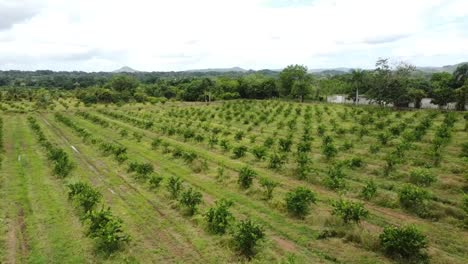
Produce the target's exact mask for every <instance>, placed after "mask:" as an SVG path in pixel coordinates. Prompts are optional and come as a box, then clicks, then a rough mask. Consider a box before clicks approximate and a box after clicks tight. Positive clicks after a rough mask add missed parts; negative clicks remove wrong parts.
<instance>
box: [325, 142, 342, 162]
mask: <svg viewBox="0 0 468 264" xmlns="http://www.w3.org/2000/svg"><path fill="white" fill-rule="evenodd" d="M322 153H323V155H325V158H326V159H328V160H329V159H331V158H333V157H335V156H336V154H338V150H337V149H336V147H335V145H333V143H328V144H324V145H322Z"/></svg>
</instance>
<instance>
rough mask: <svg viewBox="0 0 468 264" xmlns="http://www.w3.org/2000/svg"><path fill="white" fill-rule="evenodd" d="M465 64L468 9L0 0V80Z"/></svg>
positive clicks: (252, 1)
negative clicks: (384, 62) (6, 73)
mask: <svg viewBox="0 0 468 264" xmlns="http://www.w3.org/2000/svg"><path fill="white" fill-rule="evenodd" d="M379 57H390V58H392V59H393V60H403V61H406V62H409V63H413V64H416V65H418V66H442V65H447V64H455V63H458V62H462V61H468V0H388V1H383V0H289V1H286V0H231V1H224V0H196V1H195V0H187V1H182V0H170V1H169V0H166V1H159V0H153V1H150V0H147V1H144V0H131V1H119V0H66V1H65V0H0V70H8V69H19V70H36V69H51V70H83V71H112V70H115V69H117V68H120V67H121V66H124V65H128V66H130V67H132V68H135V69H138V70H145V71H169V70H186V69H199V68H222V67H233V66H239V67H243V68H246V69H264V68H269V69H279V68H283V67H285V66H286V65H288V64H293V63H294V64H296V63H297V64H304V65H306V66H308V67H309V68H332V67H360V68H372V67H373V65H374V63H375V61H376V59H377V58H379Z"/></svg>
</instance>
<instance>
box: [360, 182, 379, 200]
mask: <svg viewBox="0 0 468 264" xmlns="http://www.w3.org/2000/svg"><path fill="white" fill-rule="evenodd" d="M376 194H377V186H376V185H375V183H374V181H373V180H370V181H369V182H367V184H366V186H364V187H363V188H362V191H361V196H362V197H363V198H364V199H366V200H370V199H372V198H373V197H374V196H375V195H376Z"/></svg>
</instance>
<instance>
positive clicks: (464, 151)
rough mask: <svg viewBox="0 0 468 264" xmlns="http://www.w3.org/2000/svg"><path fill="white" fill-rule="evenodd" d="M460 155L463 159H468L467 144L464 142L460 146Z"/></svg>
mask: <svg viewBox="0 0 468 264" xmlns="http://www.w3.org/2000/svg"><path fill="white" fill-rule="evenodd" d="M467 124H468V121H467ZM461 148H462V150H461V153H460V156H461V157H462V158H463V157H465V158H468V142H465V143H463V144H462V145H461Z"/></svg>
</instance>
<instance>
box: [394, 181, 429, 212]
mask: <svg viewBox="0 0 468 264" xmlns="http://www.w3.org/2000/svg"><path fill="white" fill-rule="evenodd" d="M398 198H399V201H400V204H401V205H402V206H403V207H404V208H405V209H408V210H411V211H413V212H415V213H417V214H418V215H421V216H424V215H425V214H426V213H427V200H428V199H429V198H430V195H429V193H428V192H427V191H426V190H424V189H421V188H419V187H416V186H414V185H412V184H406V185H404V186H403V188H402V189H401V190H400V191H399V193H398Z"/></svg>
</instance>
